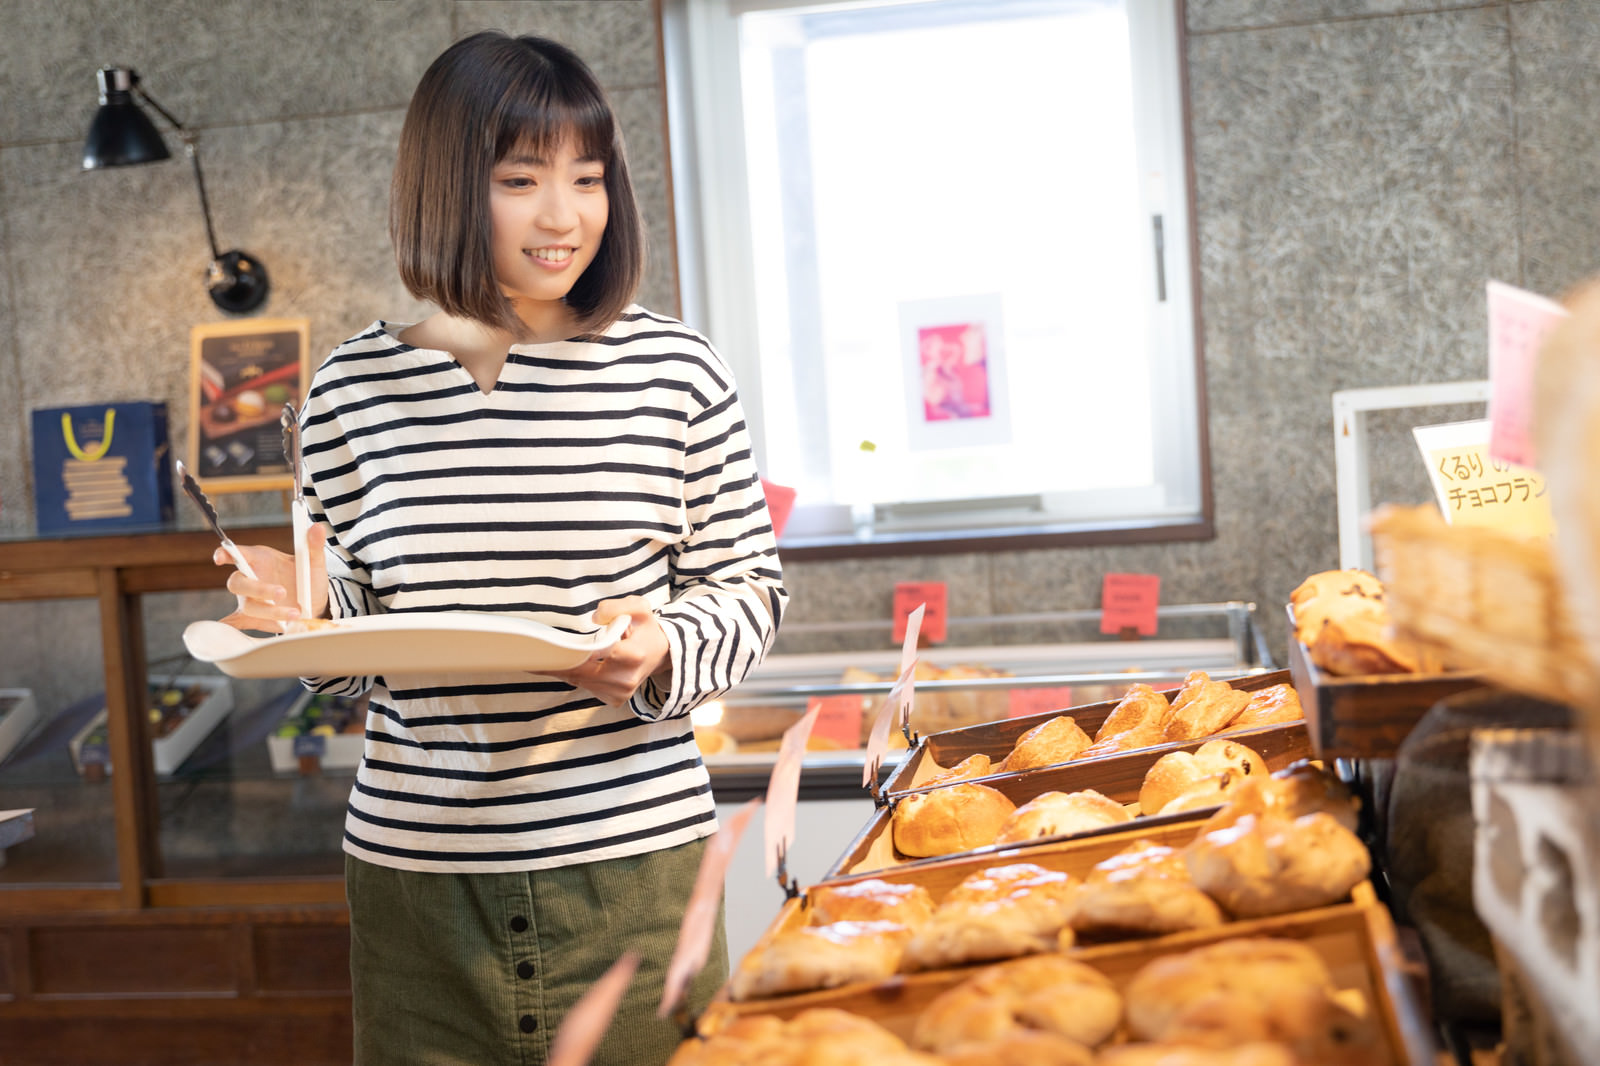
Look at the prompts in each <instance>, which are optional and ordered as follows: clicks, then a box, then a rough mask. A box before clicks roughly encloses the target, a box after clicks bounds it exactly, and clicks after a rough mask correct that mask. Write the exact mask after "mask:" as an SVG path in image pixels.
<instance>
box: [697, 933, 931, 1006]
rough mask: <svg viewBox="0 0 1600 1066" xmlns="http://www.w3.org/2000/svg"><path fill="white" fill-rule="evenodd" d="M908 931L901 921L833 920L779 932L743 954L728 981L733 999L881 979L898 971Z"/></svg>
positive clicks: (759, 997)
mask: <svg viewBox="0 0 1600 1066" xmlns="http://www.w3.org/2000/svg"><path fill="white" fill-rule="evenodd" d="M910 937H911V930H910V929H908V928H906V927H905V926H903V925H901V924H900V923H899V922H834V923H832V924H831V925H805V926H801V927H800V928H798V929H792V930H790V931H788V932H785V933H781V934H779V935H778V936H775V937H773V938H772V939H771V940H769V941H767V943H766V944H764V945H763V946H761V947H760V948H758V949H757V950H755V951H752V952H750V953H749V954H748V955H746V956H745V957H744V958H743V959H742V960H741V961H740V963H739V967H738V969H737V970H735V971H734V973H733V977H732V979H731V980H730V981H729V985H728V993H729V995H730V996H732V997H733V998H734V999H736V1000H746V999H764V998H766V997H767V996H779V995H783V994H784V993H786V992H807V991H810V990H812V989H815V988H837V987H838V986H840V985H847V984H853V983H855V982H857V981H881V980H883V979H884V978H885V977H888V976H890V975H891V974H893V973H894V972H895V971H896V970H898V969H899V968H900V954H901V951H902V949H903V948H904V946H905V942H906V941H907V940H908V939H910Z"/></svg>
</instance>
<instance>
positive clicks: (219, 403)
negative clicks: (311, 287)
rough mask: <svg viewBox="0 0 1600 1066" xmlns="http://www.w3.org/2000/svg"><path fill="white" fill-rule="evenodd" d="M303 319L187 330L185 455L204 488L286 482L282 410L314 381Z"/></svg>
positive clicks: (289, 477) (249, 488)
mask: <svg viewBox="0 0 1600 1066" xmlns="http://www.w3.org/2000/svg"><path fill="white" fill-rule="evenodd" d="M310 343H311V322H310V320H309V319H305V318H279V319H247V320H241V321H237V322H207V323H203V324H201V325H198V326H195V327H193V328H192V329H191V330H190V331H189V440H188V448H187V450H186V455H187V459H186V460H185V462H186V463H187V464H188V466H189V470H190V472H191V473H193V474H194V476H195V477H196V478H198V479H199V480H200V483H201V484H202V485H204V486H205V489H206V491H207V492H257V491H265V490H273V489H287V488H290V487H292V486H293V484H294V478H293V474H292V472H291V471H290V469H289V460H288V459H287V458H286V457H285V456H284V454H283V430H282V426H281V425H280V424H279V421H278V419H279V416H280V415H281V414H282V412H283V405H284V404H286V403H292V404H294V406H295V408H296V409H297V410H298V409H299V407H300V406H301V404H302V403H303V402H304V400H305V391H306V389H308V388H310V385H311V364H310V355H309V351H310Z"/></svg>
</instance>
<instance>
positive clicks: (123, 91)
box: [83, 67, 172, 170]
mask: <svg viewBox="0 0 1600 1066" xmlns="http://www.w3.org/2000/svg"><path fill="white" fill-rule="evenodd" d="M97 77H98V79H99V82H100V107H99V109H98V110H96V111H95V113H94V121H93V122H92V123H91V124H90V125H89V136H88V137H86V138H84V142H83V169H84V170H95V169H98V168H100V167H125V166H132V165H134V164H137V163H155V162H158V161H160V160H162V159H170V158H172V153H171V152H169V151H167V143H166V141H164V140H162V139H161V133H160V131H158V130H157V129H156V126H155V123H153V122H151V121H150V117H149V116H148V115H146V114H145V113H144V111H143V110H142V109H141V108H140V107H139V105H138V104H137V103H135V102H134V99H133V92H132V89H133V77H132V72H130V71H128V70H125V69H123V68H121V67H103V68H101V70H100V71H99V73H98V75H97Z"/></svg>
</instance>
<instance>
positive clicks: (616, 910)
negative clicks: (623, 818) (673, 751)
mask: <svg viewBox="0 0 1600 1066" xmlns="http://www.w3.org/2000/svg"><path fill="white" fill-rule="evenodd" d="M705 847H706V841H704V840H699V841H695V842H693V843H690V844H684V845H681V846H679V847H675V848H668V849H666V850H664V851H657V852H651V853H650V854H647V855H638V856H630V857H627V858H622V859H608V860H606V861H603V862H594V863H585V864H582V865H578V866H568V867H562V868H559V869H555V870H536V871H533V872H529V873H511V874H438V873H416V872H413V871H408V870H393V869H390V868H388V867H385V866H376V865H373V864H372V863H368V862H364V861H362V860H360V859H356V858H352V857H350V856H346V857H345V892H346V895H347V896H348V898H349V900H350V976H351V981H352V985H353V988H354V993H355V1062H356V1064H357V1066H391V1064H401V1063H404V1064H406V1066H454V1064H458V1063H459V1064H460V1066H468V1064H471V1066H491V1064H500V1063H504V1064H515V1066H540V1064H543V1063H545V1062H546V1061H548V1059H549V1055H550V1041H551V1040H552V1039H553V1038H554V1037H555V1031H556V1028H557V1027H558V1026H559V1025H560V1024H561V1019H562V1018H563V1017H564V1016H565V1015H566V1013H567V1011H568V1010H569V1009H571V1007H572V1005H573V1004H574V1003H576V1002H577V1000H578V997H579V996H581V995H583V993H584V992H586V991H588V989H589V988H590V986H591V985H593V984H594V982H595V981H596V980H598V979H599V977H600V976H601V975H602V974H603V973H605V971H606V970H607V969H608V968H609V967H610V966H611V964H612V963H614V962H616V961H617V959H618V957H619V956H621V955H622V953H623V952H625V951H627V950H629V949H630V948H631V949H634V950H636V951H638V952H639V954H640V963H639V969H638V972H637V973H636V974H635V976H634V979H633V984H632V985H631V986H630V987H629V989H628V994H627V997H626V998H625V999H624V1001H623V1003H622V1005H621V1007H620V1008H619V1009H618V1011H617V1016H616V1019H615V1021H614V1022H613V1023H612V1026H611V1029H610V1030H609V1032H608V1033H607V1034H606V1038H605V1040H604V1042H603V1043H602V1044H601V1045H600V1048H599V1050H598V1051H596V1053H595V1056H594V1059H593V1060H592V1061H593V1062H594V1063H595V1064H596V1066H604V1064H608V1063H610V1064H616V1066H622V1064H627V1066H654V1064H659V1063H664V1062H665V1061H666V1060H667V1058H668V1057H669V1056H670V1055H671V1054H672V1052H673V1050H674V1049H675V1048H676V1047H677V1045H678V1043H679V1041H680V1040H682V1037H683V1034H682V1033H681V1032H680V1030H679V1029H678V1027H677V1026H676V1025H675V1024H674V1023H673V1022H671V1021H663V1020H661V1019H658V1018H657V1017H656V1008H657V1007H658V1006H659V1004H660V1002H661V989H662V983H663V981H664V979H665V975H666V968H667V963H668V961H669V960H670V959H671V958H672V952H673V949H674V948H675V947H676V945H677V941H678V928H679V925H680V924H681V923H682V921H683V912H684V908H685V906H686V905H687V903H688V897H689V892H690V890H691V889H692V888H693V887H694V881H695V874H696V873H697V872H698V870H699V868H700V858H701V856H702V854H703V853H704V851H705ZM727 973H728V949H727V941H726V939H725V936H724V932H723V923H722V920H721V915H720V914H719V916H718V921H717V933H716V939H715V941H714V942H713V944H712V948H711V956H710V959H709V961H708V962H707V963H706V967H705V969H704V970H703V971H702V972H701V973H700V976H699V978H698V979H697V980H696V981H695V983H694V985H693V986H692V987H691V989H690V1006H691V1009H692V1011H693V1012H695V1013H698V1012H699V1011H700V1010H702V1009H704V1007H705V1005H706V1003H708V1002H709V1001H710V999H711V996H712V994H713V993H715V991H716V990H717V988H718V987H719V986H720V985H721V984H722V982H723V981H724V980H725V979H726V977H727Z"/></svg>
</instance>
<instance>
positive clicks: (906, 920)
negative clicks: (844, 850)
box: [805, 878, 933, 929]
mask: <svg viewBox="0 0 1600 1066" xmlns="http://www.w3.org/2000/svg"><path fill="white" fill-rule="evenodd" d="M805 899H806V906H807V908H808V910H809V912H810V913H809V917H808V918H807V924H808V925H830V924H832V923H833V922H899V923H900V924H901V925H904V926H908V927H910V928H913V929H914V928H916V927H917V926H919V925H921V924H922V923H923V922H925V921H927V920H928V919H929V918H931V917H933V897H932V896H931V895H929V894H928V890H927V889H926V888H924V887H922V886H921V885H902V884H897V883H895V882H893V881H883V880H879V879H877V878H873V879H871V880H867V881H854V882H851V883H850V884H845V885H817V886H816V887H814V888H812V889H811V890H810V891H808V892H807V893H806V896H805Z"/></svg>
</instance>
